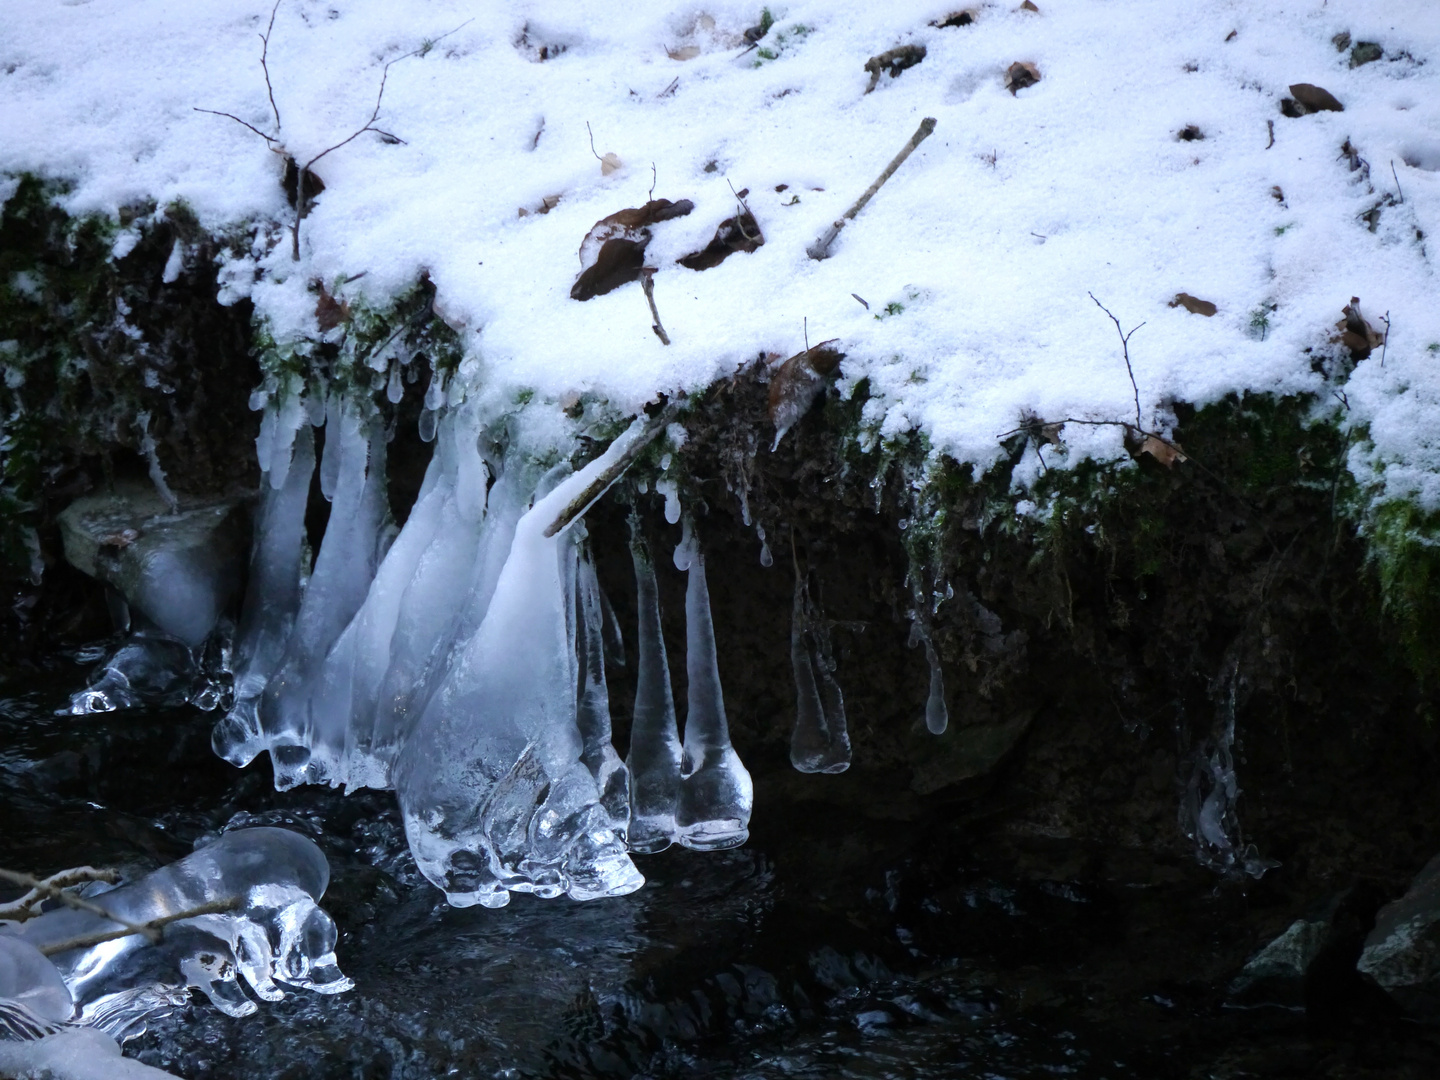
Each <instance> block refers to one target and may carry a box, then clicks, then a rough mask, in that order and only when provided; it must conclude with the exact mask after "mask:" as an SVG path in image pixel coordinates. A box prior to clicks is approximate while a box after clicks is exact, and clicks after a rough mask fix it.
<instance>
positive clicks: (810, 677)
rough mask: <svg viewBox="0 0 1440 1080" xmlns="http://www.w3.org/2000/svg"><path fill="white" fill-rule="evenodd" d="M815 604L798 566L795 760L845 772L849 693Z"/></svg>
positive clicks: (793, 635)
mask: <svg viewBox="0 0 1440 1080" xmlns="http://www.w3.org/2000/svg"><path fill="white" fill-rule="evenodd" d="M813 608H814V604H813V603H812V601H811V600H810V594H809V589H808V588H807V587H806V581H805V577H804V576H803V575H802V574H801V573H800V572H799V569H798V567H797V569H796V573H795V606H794V611H793V614H792V616H791V619H792V621H791V624H790V662H791V664H792V665H793V667H794V669H795V729H794V731H793V732H792V734H791V736H790V763H791V764H792V765H794V766H795V768H797V769H798V770H800V771H801V772H803V773H841V772H844V771H845V770H846V769H848V768H849V767H850V733H849V731H848V730H847V728H846V723H845V698H844V696H843V695H842V694H841V693H840V687H839V684H837V683H836V682H835V661H834V659H833V657H832V655H831V652H830V647H829V645H830V643H829V640H828V635H827V634H826V633H825V630H824V628H823V627H822V626H821V625H820V621H819V619H818V617H817V616H816V613H815V611H814V610H813Z"/></svg>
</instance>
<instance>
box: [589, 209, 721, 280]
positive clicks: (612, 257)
mask: <svg viewBox="0 0 1440 1080" xmlns="http://www.w3.org/2000/svg"><path fill="white" fill-rule="evenodd" d="M694 209H695V204H694V203H693V202H691V201H690V200H689V199H681V200H680V201H679V202H671V201H670V200H669V199H652V200H650V201H649V202H647V203H646V204H645V205H644V206H638V207H631V208H629V209H626V210H618V211H616V212H615V213H613V214H611V215H609V216H608V217H603V218H601V219H600V220H599V221H597V222H596V223H595V224H594V226H592V227H591V229H590V231H589V232H588V233H586V234H585V239H584V240H582V241H581V242H580V266H581V270H580V276H579V277H577V278H576V279H575V284H574V285H573V286H572V287H571V289H570V297H571V299H574V300H589V299H591V298H593V297H596V296H603V295H604V294H605V293H608V292H610V291H612V290H614V289H618V288H619V287H620V286H621V285H624V284H626V283H628V282H631V281H634V280H636V279H637V278H639V276H640V269H641V268H642V267H643V266H644V265H645V247H646V245H648V244H649V243H650V228H649V226H651V225H654V224H657V223H658V222H661V221H669V220H670V219H671V218H678V217H684V216H685V215H686V214H688V213H690V211H691V210H694Z"/></svg>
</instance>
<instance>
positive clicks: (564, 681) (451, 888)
mask: <svg viewBox="0 0 1440 1080" xmlns="http://www.w3.org/2000/svg"><path fill="white" fill-rule="evenodd" d="M367 409H368V406H365V405H360V406H356V405H354V404H349V403H342V402H339V401H336V402H335V403H333V404H331V405H330V406H329V408H328V417H327V418H326V419H325V424H326V439H325V448H324V453H323V455H322V457H323V460H322V461H321V462H320V466H319V471H320V487H321V490H322V492H323V493H324V495H325V497H326V498H327V499H329V500H330V502H331V506H330V516H329V524H328V525H327V527H326V531H325V535H324V538H323V541H322V543H321V544H320V547H319V551H318V553H317V554H316V557H315V560H314V566H313V569H310V571H309V575H308V579H307V578H306V576H305V570H306V567H305V565H304V564H305V561H306V560H305V557H304V553H305V524H304V523H305V513H306V506H307V501H308V498H309V492H310V487H311V480H312V476H313V473H314V470H315V457H316V455H315V451H314V440H313V434H312V432H311V429H310V426H309V425H307V424H305V423H303V422H296V420H295V417H298V416H305V415H307V412H306V411H302V410H300V409H293V410H291V412H293V413H294V414H295V416H288V415H279V416H272V417H267V420H266V425H267V426H266V427H265V428H264V429H263V430H262V436H264V437H262V440H261V444H260V451H261V467H262V470H263V471H264V474H265V481H264V484H263V490H262V497H261V500H260V505H259V508H258V513H257V519H256V528H255V538H254V546H253V554H252V559H251V566H250V578H249V584H248V591H247V595H246V599H245V603H244V607H243V610H242V614H241V622H240V627H239V631H238V634H237V637H236V641H235V649H234V672H235V700H234V705H233V707H232V708H231V709H230V711H229V713H228V714H227V715H226V716H225V717H224V719H222V720H221V721H220V722H219V723H218V724H217V725H216V729H215V734H214V744H215V749H216V751H217V753H219V754H220V755H221V756H222V757H224V758H226V759H227V760H229V761H231V762H232V763H234V764H236V765H245V764H247V763H248V762H249V761H251V760H252V759H253V758H254V757H255V756H256V755H257V754H259V753H261V752H263V751H269V753H270V756H271V760H272V763H273V766H274V771H275V783H276V786H277V787H278V788H281V789H284V788H289V787H292V786H294V785H296V784H301V783H327V784H331V785H336V786H343V787H345V788H346V789H347V790H349V789H354V788H359V787H372V788H394V790H395V792H396V794H397V797H398V799H399V803H400V807H401V810H402V812H403V817H404V822H405V828H406V833H407V836H408V839H409V842H410V847H411V850H412V852H413V853H414V855H415V858H416V861H417V863H418V865H419V867H420V869H421V871H422V872H423V873H424V874H425V876H426V877H427V878H429V879H430V881H432V882H433V883H434V884H436V885H437V886H439V887H440V888H441V889H443V890H444V891H445V893H446V895H447V897H448V898H449V900H450V902H451V903H452V904H455V905H457V906H467V905H471V904H484V905H486V906H488V907H500V906H503V905H504V904H506V903H507V902H508V901H509V899H510V893H511V892H531V893H534V894H536V895H537V896H542V897H553V896H559V895H562V894H563V895H567V896H570V897H572V898H575V899H580V900H585V899H592V898H596V897H602V896H616V895H621V894H624V893H628V892H631V891H633V890H635V889H637V888H639V887H640V886H641V885H642V884H643V883H644V879H643V878H642V877H641V876H640V874H639V872H638V871H637V870H636V869H635V866H634V864H633V863H632V862H631V860H630V857H629V851H632V850H633V851H642V852H653V851H658V850H661V849H663V848H665V847H667V846H668V845H669V844H671V843H680V844H684V845H687V846H690V847H695V848H723V847H730V846H734V845H737V844H741V843H743V842H744V841H745V840H746V838H747V836H748V825H749V818H750V808H751V803H752V791H751V784H750V777H749V774H748V773H747V772H746V770H745V768H744V766H743V765H742V764H741V763H740V760H739V758H738V757H737V756H736V754H735V751H734V749H733V748H732V747H731V745H730V738H729V730H728V726H727V721H726V716H725V706H724V702H723V698H722V695H721V689H720V681H719V676H718V671H717V663H716V655H715V643H714V637H713V630H712V627H711V619H710V607H709V596H708V593H707V591H706V582H705V570H704V560H703V557H701V555H700V554H699V551H698V548H697V547H696V546H695V545H694V543H693V541H689V542H687V545H686V546H684V547H683V550H682V555H681V556H680V557H679V558H680V560H681V561H683V563H684V565H685V566H686V567H688V570H689V587H688V592H687V598H686V622H687V649H686V652H687V656H686V661H687V667H688V671H689V686H690V690H689V712H688V716H687V721H686V727H685V740H684V743H683V745H682V744H681V742H680V739H679V737H678V734H677V725H676V719H675V709H674V704H673V697H672V693H671V688H670V682H669V674H668V668H667V666H666V660H665V647H664V642H663V640H662V638H661V636H660V616H659V606H658V600H657V599H656V591H655V580H654V571H653V566H652V563H651V560H650V557H649V555H648V553H647V552H646V551H645V550H644V547H643V544H642V543H641V541H640V540H639V539H638V537H637V539H636V542H635V568H636V577H637V581H638V585H639V593H640V598H641V603H640V626H639V637H638V651H639V664H640V667H639V690H638V699H637V701H636V708H635V723H634V728H633V734H632V738H631V745H630V752H629V756H628V760H627V761H625V762H622V761H621V760H620V757H619V755H618V754H617V753H616V751H615V749H614V748H613V746H612V745H611V730H610V708H609V698H608V692H607V689H606V682H605V661H606V656H607V653H608V654H610V656H611V658H612V660H614V661H618V662H623V652H621V651H620V647H619V628H618V624H616V622H615V619H614V616H613V614H612V613H611V612H610V608H609V605H608V603H607V602H606V600H605V598H604V596H603V594H602V593H601V591H600V586H599V582H598V580H597V578H596V574H595V568H594V565H593V563H592V561H591V558H590V555H589V551H588V543H587V540H586V536H585V529H584V524H583V520H581V519H580V518H579V517H578V516H577V515H576V514H574V513H572V512H571V510H572V504H574V503H575V502H576V500H577V499H579V500H581V501H582V502H583V501H584V500H585V499H590V500H591V501H593V498H594V497H598V494H600V493H601V491H603V486H604V483H605V482H606V481H607V479H608V480H609V481H610V482H613V479H614V478H615V477H616V476H618V475H619V472H620V471H621V467H622V466H623V464H624V462H625V461H626V460H628V459H627V458H626V457H625V455H626V454H627V452H629V451H632V450H633V449H634V448H635V447H636V445H637V443H638V442H640V441H641V440H643V439H645V438H647V437H648V436H649V435H651V434H653V433H654V431H655V430H656V428H655V426H654V425H653V424H650V423H649V422H647V421H646V420H645V418H644V417H641V418H640V419H638V420H637V421H636V422H635V424H634V425H632V427H631V428H630V429H629V430H628V431H627V432H626V433H625V434H623V435H621V436H620V437H619V438H618V439H616V440H615V442H614V443H613V444H612V445H611V446H610V448H609V449H608V450H607V451H606V452H605V453H604V454H602V455H601V456H600V457H599V458H597V459H596V460H595V461H593V462H591V463H590V464H589V465H587V466H586V467H585V468H583V469H581V470H580V471H578V472H574V473H572V472H571V471H570V469H569V468H568V466H564V465H562V466H557V467H553V468H549V469H546V468H544V467H543V466H542V465H540V464H537V458H538V457H539V455H538V454H535V453H533V452H529V451H528V450H527V446H526V445H525V444H526V442H527V440H526V439H524V438H523V437H522V436H521V434H520V433H519V432H518V430H517V428H518V425H519V420H518V419H517V418H516V417H515V415H514V414H511V415H510V416H508V417H505V416H500V417H487V416H485V415H484V414H483V412H482V409H481V408H480V407H479V406H478V405H471V404H470V403H465V404H462V405H460V406H459V407H454V408H450V409H449V410H447V411H446V412H445V413H444V414H443V416H442V417H441V418H440V419H439V422H438V424H437V426H436V430H435V432H434V435H435V450H434V453H433V456H432V459H431V462H430V466H429V470H428V472H427V474H426V477H425V480H424V483H423V485H422V487H421V491H420V494H419V497H418V499H417V501H416V503H415V505H414V507H413V509H412V510H411V512H410V515H409V518H408V519H407V520H406V522H405V525H404V527H403V528H402V529H400V530H399V531H398V533H397V532H396V530H395V529H394V527H393V525H391V524H390V516H389V509H388V505H387V499H386V484H385V465H384V459H385V450H386V439H385V435H384V432H383V429H382V427H381V425H380V423H379V420H378V418H377V417H376V416H375V415H374V413H373V410H370V411H369V412H368V415H367ZM311 419H312V422H313V419H314V418H313V417H312V418H311ZM267 433H268V434H267ZM426 434H429V432H426ZM282 436H283V437H282ZM287 440H288V441H287ZM632 456H633V455H632ZM597 484H598V485H600V490H593V489H595V488H596V485H597ZM581 509H583V507H581ZM557 524H558V525H559V526H560V527H557Z"/></svg>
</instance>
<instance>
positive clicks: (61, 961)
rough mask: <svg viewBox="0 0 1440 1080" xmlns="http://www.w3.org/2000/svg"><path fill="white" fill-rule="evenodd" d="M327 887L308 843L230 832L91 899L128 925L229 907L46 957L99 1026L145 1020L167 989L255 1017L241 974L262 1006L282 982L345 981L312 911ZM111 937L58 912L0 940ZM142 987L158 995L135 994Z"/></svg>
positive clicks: (83, 917) (322, 917)
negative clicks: (187, 991) (191, 991)
mask: <svg viewBox="0 0 1440 1080" xmlns="http://www.w3.org/2000/svg"><path fill="white" fill-rule="evenodd" d="M329 880H330V869H329V865H328V864H327V863H326V861H325V856H324V855H323V854H321V852H320V849H319V848H318V847H316V846H315V844H314V843H313V842H312V841H310V840H309V839H307V838H305V837H303V836H300V835H299V834H297V833H292V832H288V831H286V830H284V829H273V828H256V829H240V830H236V831H234V832H231V833H227V834H225V835H224V836H222V837H220V838H219V839H218V840H216V841H215V842H214V843H212V844H210V845H209V846H207V847H203V848H201V849H200V850H198V851H196V852H194V853H193V854H191V855H188V856H186V857H185V858H183V859H181V860H180V861H178V862H175V863H171V864H170V865H169V866H165V867H161V868H160V869H159V870H156V871H155V872H153V873H151V874H147V875H146V876H145V877H144V878H142V879H140V880H139V881H137V882H135V883H134V884H131V885H125V886H122V887H120V888H118V889H112V890H110V891H109V892H105V893H102V894H99V896H98V897H96V898H95V902H96V903H97V904H99V905H100V906H101V907H103V908H104V909H105V910H106V911H107V912H109V913H110V914H111V915H114V916H117V917H119V918H121V919H124V920H126V921H128V922H130V923H136V924H143V923H146V922H150V921H151V920H154V919H157V918H163V917H166V916H173V915H177V914H180V913H183V912H187V911H193V910H195V909H196V908H199V907H202V906H204V905H207V904H212V903H214V902H216V901H225V900H230V901H233V902H234V903H235V907H234V908H233V909H231V910H227V911H224V912H217V913H210V914H204V915H198V916H194V917H191V918H187V919H183V920H180V921H177V922H173V923H171V924H169V925H168V926H166V928H165V933H164V937H163V939H162V940H161V941H160V942H159V943H154V944H152V943H151V942H150V941H149V940H148V939H147V938H145V937H143V936H141V935H138V934H131V935H129V936H126V937H120V938H116V939H114V940H111V941H107V942H104V943H101V944H96V945H91V946H88V947H76V948H71V949H65V950H63V951H58V952H55V953H54V954H53V955H52V960H53V962H54V964H55V967H56V968H57V969H58V970H59V972H60V974H61V976H62V977H63V978H64V980H65V984H66V986H67V987H68V988H69V991H70V993H71V995H72V996H73V998H74V1001H75V1004H76V1005H77V1006H79V1007H81V1009H82V1020H84V1019H86V1017H87V1014H88V1016H89V1019H90V1021H91V1022H95V1021H98V1019H99V1018H101V1017H103V1019H104V1022H105V1025H106V1027H107V1030H121V1031H123V1030H124V1029H125V1028H126V1027H127V1026H128V1025H129V1024H130V1023H131V1021H132V1020H133V1019H134V1016H135V1015H136V1012H137V1010H140V1011H144V1012H147V1013H150V1014H153V1010H154V1008H155V1007H156V1004H157V1001H158V1002H162V1003H163V1001H164V1000H165V998H164V994H163V989H164V988H167V987H172V988H173V987H175V986H192V987H196V988H198V989H199V990H201V991H202V992H203V993H204V994H205V995H206V996H207V997H208V998H209V999H210V1001H211V1002H212V1003H213V1004H214V1005H215V1006H216V1007H217V1008H219V1009H221V1010H222V1011H224V1012H226V1013H228V1014H229V1015H231V1016H244V1015H247V1014H249V1013H252V1012H254V1011H255V1009H256V1005H255V1002H254V1001H252V1000H251V999H250V998H249V997H248V996H247V995H246V993H245V990H244V988H243V987H242V985H241V983H240V981H239V980H240V978H242V977H243V979H244V982H245V985H246V986H248V987H249V988H250V990H251V992H252V993H254V994H255V995H256V996H258V997H260V998H263V999H264V1000H267V1001H274V1000H278V999H279V998H280V997H283V996H284V993H283V991H282V990H281V989H280V986H279V985H278V984H282V983H283V984H284V985H287V986H292V987H301V988H304V989H308V990H314V991H317V992H319V993H323V994H335V993H340V992H341V991H344V990H348V989H349V988H350V987H351V985H352V983H351V982H350V980H349V979H347V978H345V976H343V975H342V974H341V973H340V969H339V967H338V966H337V965H336V960H335V939H336V931H335V924H334V923H333V922H332V921H331V920H330V917H329V916H328V915H326V914H325V912H324V911H322V910H321V909H320V908H319V907H318V906H317V903H316V901H318V900H319V898H320V897H321V896H322V895H323V894H324V892H325V887H326V886H327V885H328V884H329ZM121 929H122V926H121V924H119V923H117V922H114V921H112V920H110V919H106V918H104V917H102V916H99V915H96V914H93V913H91V912H88V911H77V910H74V909H70V908H60V909H57V910H55V911H51V912H47V913H46V914H44V915H42V916H40V917H39V918H37V919H32V920H30V921H28V922H25V923H21V924H19V925H17V926H16V927H14V929H13V930H12V931H11V932H12V933H14V934H15V935H16V936H18V937H19V938H21V939H22V940H24V941H26V942H28V943H29V944H31V945H34V946H36V947H37V948H41V949H45V948H54V947H56V946H59V945H63V944H64V943H66V942H70V941H74V940H77V939H80V938H83V937H88V936H90V935H94V934H98V933H105V932H109V931H117V930H121ZM154 988H160V989H161V991H162V993H161V994H160V995H159V996H157V995H156V994H155V993H148V992H147V991H149V990H152V989H154ZM97 1006H100V1008H99V1009H98V1010H97Z"/></svg>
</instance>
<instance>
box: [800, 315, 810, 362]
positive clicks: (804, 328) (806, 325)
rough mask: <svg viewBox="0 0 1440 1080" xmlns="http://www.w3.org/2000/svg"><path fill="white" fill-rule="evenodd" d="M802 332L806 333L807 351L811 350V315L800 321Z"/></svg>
mask: <svg viewBox="0 0 1440 1080" xmlns="http://www.w3.org/2000/svg"><path fill="white" fill-rule="evenodd" d="M800 332H801V333H802V334H804V335H805V351H806V352H807V353H808V352H809V351H810V316H809V315H806V316H805V318H804V320H803V321H802V322H801V323H800Z"/></svg>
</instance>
